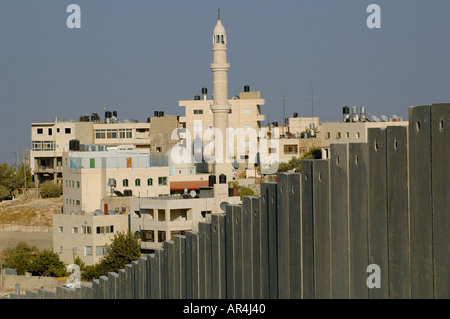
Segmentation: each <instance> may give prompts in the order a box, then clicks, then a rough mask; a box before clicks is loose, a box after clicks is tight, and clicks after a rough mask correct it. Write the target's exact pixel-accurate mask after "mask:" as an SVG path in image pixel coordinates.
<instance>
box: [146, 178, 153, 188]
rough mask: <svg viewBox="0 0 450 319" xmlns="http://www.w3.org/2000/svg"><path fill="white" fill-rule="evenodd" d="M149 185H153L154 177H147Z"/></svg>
mask: <svg viewBox="0 0 450 319" xmlns="http://www.w3.org/2000/svg"><path fill="white" fill-rule="evenodd" d="M147 186H153V178H149V179H147Z"/></svg>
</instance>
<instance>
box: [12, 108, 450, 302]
mask: <svg viewBox="0 0 450 319" xmlns="http://www.w3.org/2000/svg"><path fill="white" fill-rule="evenodd" d="M449 113H450V104H434V105H427V106H417V107H411V108H410V110H409V127H388V128H387V129H385V130H381V129H379V128H373V129H369V132H368V142H367V143H359V144H333V145H331V158H330V159H329V160H308V161H304V162H303V163H302V171H301V173H300V174H286V173H280V174H278V178H277V181H278V182H277V183H262V184H261V197H245V198H244V199H243V204H242V205H228V206H227V209H226V214H214V215H212V216H211V222H202V223H200V224H199V228H198V229H199V230H198V232H197V231H190V232H187V233H186V235H185V236H176V237H175V238H174V240H171V241H167V242H166V243H165V245H164V247H165V249H160V250H157V251H156V252H155V253H154V254H149V255H145V256H142V257H140V258H139V260H137V261H134V262H132V263H131V264H128V265H126V266H125V268H124V269H120V270H119V271H118V272H117V273H109V274H108V276H101V277H100V278H98V279H94V280H93V282H92V287H91V286H88V285H84V284H82V285H81V287H80V288H77V289H68V288H65V287H62V286H58V287H57V289H56V292H54V293H52V292H49V291H46V290H44V289H39V290H38V291H37V292H34V291H26V293H25V294H15V293H12V294H11V295H10V298H16V299H17V298H58V299H72V298H94V299H109V298H112V299H115V298H121V299H132V298H134V299H160V298H164V299H171V298H188V299H210V298H217V299H236V298H253V299H259V298H279V299H291V298H305V299H306V298H311V299H312V298H316V299H321V298H353V299H367V298H373V299H378V298H383V299H388V298H436V299H449V298H450V291H449V287H450V273H449V272H450V254H449V246H448V244H449V241H448V238H449V237H448V230H449V229H450V203H449V197H450V196H448V190H449V189H450V169H449V159H450V120H449ZM369 266H370V267H369ZM372 284H375V286H373V285H372Z"/></svg>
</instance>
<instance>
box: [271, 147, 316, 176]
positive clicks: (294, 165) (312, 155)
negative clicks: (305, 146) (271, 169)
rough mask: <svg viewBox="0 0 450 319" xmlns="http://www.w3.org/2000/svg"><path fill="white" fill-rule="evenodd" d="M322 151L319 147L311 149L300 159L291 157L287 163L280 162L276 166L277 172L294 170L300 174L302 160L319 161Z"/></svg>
mask: <svg viewBox="0 0 450 319" xmlns="http://www.w3.org/2000/svg"><path fill="white" fill-rule="evenodd" d="M321 158H322V149H321V148H320V147H313V148H311V149H310V150H309V151H308V152H306V153H303V155H302V157H301V158H298V157H292V158H291V159H290V160H289V162H288V163H285V162H281V163H279V165H278V172H287V171H289V170H292V169H293V170H295V171H296V172H300V169H301V168H302V160H304V159H321Z"/></svg>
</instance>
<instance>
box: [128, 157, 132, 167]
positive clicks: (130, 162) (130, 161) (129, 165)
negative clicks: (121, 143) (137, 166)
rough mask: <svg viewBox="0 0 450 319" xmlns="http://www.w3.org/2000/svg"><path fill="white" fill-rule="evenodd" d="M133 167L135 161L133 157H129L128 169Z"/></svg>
mask: <svg viewBox="0 0 450 319" xmlns="http://www.w3.org/2000/svg"><path fill="white" fill-rule="evenodd" d="M131 167H133V161H132V158H131V157H127V168H131Z"/></svg>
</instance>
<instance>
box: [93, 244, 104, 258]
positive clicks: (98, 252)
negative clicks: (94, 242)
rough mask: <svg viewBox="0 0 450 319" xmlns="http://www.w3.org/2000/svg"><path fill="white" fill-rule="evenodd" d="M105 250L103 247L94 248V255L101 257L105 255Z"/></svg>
mask: <svg viewBox="0 0 450 319" xmlns="http://www.w3.org/2000/svg"><path fill="white" fill-rule="evenodd" d="M105 252H106V249H105V246H97V247H95V254H96V255H97V256H103V255H105Z"/></svg>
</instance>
